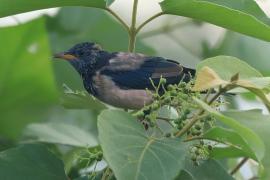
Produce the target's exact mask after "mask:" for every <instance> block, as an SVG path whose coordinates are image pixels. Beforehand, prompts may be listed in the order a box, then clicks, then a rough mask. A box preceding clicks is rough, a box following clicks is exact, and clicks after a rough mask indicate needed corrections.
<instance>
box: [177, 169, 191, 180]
mask: <svg viewBox="0 0 270 180" xmlns="http://www.w3.org/2000/svg"><path fill="white" fill-rule="evenodd" d="M175 180H195V179H194V177H192V174H190V173H189V172H187V171H185V170H182V171H181V172H180V174H179V175H178V176H177V177H176V178H175Z"/></svg>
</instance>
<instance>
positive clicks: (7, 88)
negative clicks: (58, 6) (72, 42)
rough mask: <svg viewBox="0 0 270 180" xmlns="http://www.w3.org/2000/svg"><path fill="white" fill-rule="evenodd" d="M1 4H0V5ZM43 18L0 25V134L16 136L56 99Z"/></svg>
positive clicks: (39, 117)
mask: <svg viewBox="0 0 270 180" xmlns="http://www.w3.org/2000/svg"><path fill="white" fill-rule="evenodd" d="M2 7H3V6H2V5H1V8H2ZM47 38H48V37H47V34H46V31H45V26H44V19H38V20H34V21H32V22H29V23H26V24H22V25H19V26H15V27H5V28H0V39H1V42H5V43H4V44H5V45H2V46H1V47H0V59H1V61H0V97H1V101H0V114H1V120H0V134H1V135H3V136H6V137H10V138H16V137H17V136H18V135H19V134H20V133H21V130H22V129H23V128H24V127H25V125H26V124H28V123H30V122H33V121H37V120H41V119H43V118H44V116H45V117H46V116H47V113H48V107H50V106H51V105H53V104H56V103H57V96H58V94H57V91H56V86H55V83H54V78H53V73H52V68H51V53H50V50H49V45H48V40H47Z"/></svg>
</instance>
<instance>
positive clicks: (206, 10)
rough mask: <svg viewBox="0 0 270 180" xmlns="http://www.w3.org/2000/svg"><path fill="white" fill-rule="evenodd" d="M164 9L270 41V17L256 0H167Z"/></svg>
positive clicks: (163, 4)
mask: <svg viewBox="0 0 270 180" xmlns="http://www.w3.org/2000/svg"><path fill="white" fill-rule="evenodd" d="M160 5H161V8H162V11H163V12H164V13H166V14H174V15H180V16H185V17H190V18H194V19H197V20H202V21H206V22H209V23H212V24H215V25H218V26H221V27H224V28H227V29H230V30H233V31H236V32H239V33H242V34H246V35H249V36H253V37H256V38H259V39H263V40H266V41H270V20H269V18H268V17H267V16H266V15H265V13H264V12H263V11H262V10H261V9H260V7H259V6H258V5H257V3H256V1H253V0H230V1H228V0H181V1H179V0H164V1H163V2H161V3H160Z"/></svg>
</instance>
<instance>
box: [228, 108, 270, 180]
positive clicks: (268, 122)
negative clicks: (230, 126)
mask: <svg viewBox="0 0 270 180" xmlns="http://www.w3.org/2000/svg"><path fill="white" fill-rule="evenodd" d="M224 114H225V115H226V116H229V117H232V118H234V119H236V120H237V121H239V122H240V123H242V124H244V125H246V126H247V127H249V128H250V129H252V130H253V131H255V132H256V133H257V134H258V135H259V136H260V138H261V139H262V140H263V142H264V143H265V147H266V152H265V156H264V158H263V160H262V163H263V166H264V173H265V174H264V177H263V179H269V178H270V141H269V135H270V132H269V129H270V116H269V115H263V114H262V112H261V111H260V110H250V111H227V112H224Z"/></svg>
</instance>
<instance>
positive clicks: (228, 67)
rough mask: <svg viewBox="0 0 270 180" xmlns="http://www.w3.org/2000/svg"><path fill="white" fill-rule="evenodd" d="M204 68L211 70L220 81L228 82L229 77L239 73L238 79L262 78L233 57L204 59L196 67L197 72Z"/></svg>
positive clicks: (251, 68) (248, 66) (258, 73)
mask: <svg viewBox="0 0 270 180" xmlns="http://www.w3.org/2000/svg"><path fill="white" fill-rule="evenodd" d="M204 66H208V67H210V68H211V69H213V70H214V71H215V72H216V73H217V74H218V75H219V77H220V78H221V79H223V80H226V81H230V79H231V77H232V76H234V75H235V74H236V73H239V78H240V79H249V78H254V77H262V74H261V73H260V72H259V71H257V70H256V69H254V68H253V67H251V66H250V65H248V64H247V63H246V62H244V61H241V60H240V59H237V58H235V57H230V56H217V57H212V58H208V59H205V60H204V61H202V62H200V63H199V64H198V65H197V71H200V70H201V69H202V68H203V67H204Z"/></svg>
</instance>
